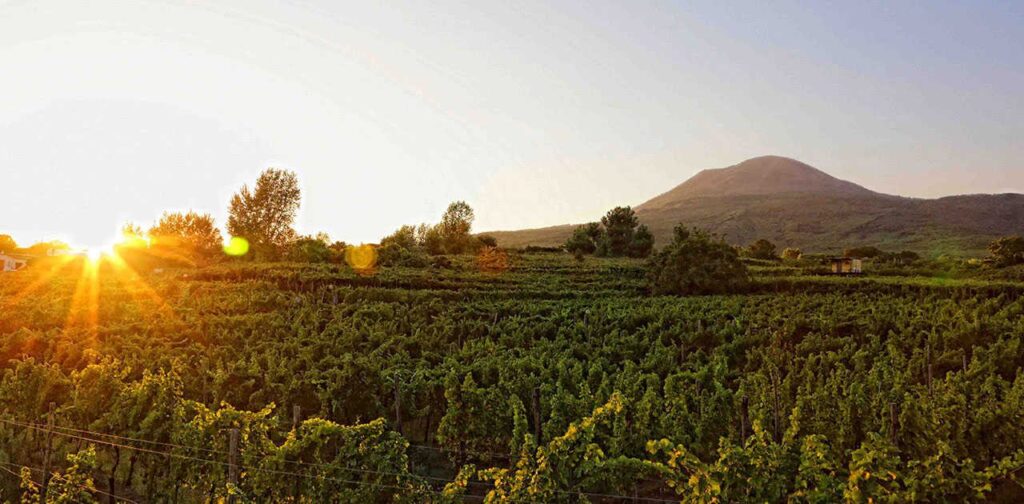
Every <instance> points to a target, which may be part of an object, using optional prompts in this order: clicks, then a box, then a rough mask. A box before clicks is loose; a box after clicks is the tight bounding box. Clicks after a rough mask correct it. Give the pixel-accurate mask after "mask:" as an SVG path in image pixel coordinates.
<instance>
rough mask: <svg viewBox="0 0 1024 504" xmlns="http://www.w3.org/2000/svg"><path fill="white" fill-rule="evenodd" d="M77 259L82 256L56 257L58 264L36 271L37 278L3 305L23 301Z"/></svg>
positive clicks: (9, 305) (11, 305) (8, 306)
mask: <svg viewBox="0 0 1024 504" xmlns="http://www.w3.org/2000/svg"><path fill="white" fill-rule="evenodd" d="M75 259H82V257H80V256H74V255H64V256H58V257H56V258H55V260H56V261H57V263H56V264H53V265H50V269H48V270H45V271H43V272H41V273H36V274H37V277H36V278H35V280H33V281H31V282H29V284H28V285H26V286H25V287H24V288H23V289H21V290H19V291H18V292H15V293H14V295H13V296H11V297H10V298H8V299H6V300H5V302H4V303H3V305H4V306H5V307H6V308H10V307H13V306H14V305H16V304H18V303H19V302H21V300H22V299H23V298H25V297H26V296H28V295H29V294H31V293H33V292H35V291H36V289H39V288H40V287H42V286H43V285H46V284H48V283H49V282H50V281H51V280H53V278H54V277H55V276H56V275H57V274H58V273H61V272H63V271H64V270H65V269H66V268H67V267H68V266H70V265H71V263H72V262H74V261H75Z"/></svg>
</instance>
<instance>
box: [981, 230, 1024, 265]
mask: <svg viewBox="0 0 1024 504" xmlns="http://www.w3.org/2000/svg"><path fill="white" fill-rule="evenodd" d="M988 252H989V254H991V256H992V257H991V261H992V263H993V264H995V265H996V266H999V267H1006V266H1013V265H1015V264H1024V238H1022V237H1020V236H1004V237H1002V238H999V239H998V240H996V241H994V242H992V243H991V244H990V245H989V246H988Z"/></svg>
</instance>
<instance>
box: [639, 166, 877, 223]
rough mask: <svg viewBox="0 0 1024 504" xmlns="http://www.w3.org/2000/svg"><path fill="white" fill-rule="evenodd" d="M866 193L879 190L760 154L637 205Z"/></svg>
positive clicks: (650, 207) (710, 171) (655, 206)
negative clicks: (729, 197)
mask: <svg viewBox="0 0 1024 504" xmlns="http://www.w3.org/2000/svg"><path fill="white" fill-rule="evenodd" d="M793 193H799V194H820V195H825V196H837V197H841V196H867V195H875V194H876V193H874V192H872V191H870V190H868V189H865V188H863V187H861V186H859V185H857V184H854V183H852V182H847V181H845V180H840V179H837V178H835V177H833V176H831V175H829V174H827V173H825V172H823V171H821V170H819V169H817V168H815V167H813V166H810V165H808V164H806V163H802V162H800V161H797V160H795V159H791V158H787V157H783V156H760V157H755V158H751V159H748V160H746V161H743V162H742V163H739V164H735V165H733V166H728V167H725V168H713V169H708V170H703V171H701V172H700V173H698V174H696V175H694V176H693V177H691V178H690V179H689V180H687V181H686V182H683V183H682V184H679V185H678V186H676V187H675V188H673V189H672V190H670V191H668V192H666V193H664V194H662V195H660V196H657V197H655V198H653V199H651V200H650V201H648V202H646V203H644V204H642V205H640V206H639V207H637V208H638V209H644V210H654V209H658V208H665V207H671V206H674V205H675V204H676V203H678V202H680V201H683V200H689V199H694V198H708V197H718V196H744V195H775V194H793Z"/></svg>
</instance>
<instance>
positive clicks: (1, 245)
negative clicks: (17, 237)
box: [0, 234, 18, 253]
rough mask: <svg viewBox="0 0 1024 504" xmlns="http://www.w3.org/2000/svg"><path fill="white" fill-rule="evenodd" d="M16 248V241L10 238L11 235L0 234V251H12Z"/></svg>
mask: <svg viewBox="0 0 1024 504" xmlns="http://www.w3.org/2000/svg"><path fill="white" fill-rule="evenodd" d="M17 249H18V242H16V241H14V238H11V235H5V234H0V252H8V253H9V252H14V251H15V250H17Z"/></svg>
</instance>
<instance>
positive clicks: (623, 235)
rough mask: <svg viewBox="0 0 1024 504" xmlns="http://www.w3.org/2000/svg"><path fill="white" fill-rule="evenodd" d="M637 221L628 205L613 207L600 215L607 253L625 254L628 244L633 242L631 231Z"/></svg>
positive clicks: (627, 251)
mask: <svg viewBox="0 0 1024 504" xmlns="http://www.w3.org/2000/svg"><path fill="white" fill-rule="evenodd" d="M639 223H640V222H639V220H637V218H636V213H635V212H633V209H632V208H630V207H628V206H627V207H615V208H613V209H611V210H609V211H608V213H607V214H605V216H604V217H601V224H602V225H603V226H604V234H605V237H606V239H607V240H608V245H607V255H610V256H624V255H627V254H628V253H629V246H630V244H631V243H632V242H633V231H634V230H635V229H636V226H637V225H638V224H639Z"/></svg>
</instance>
